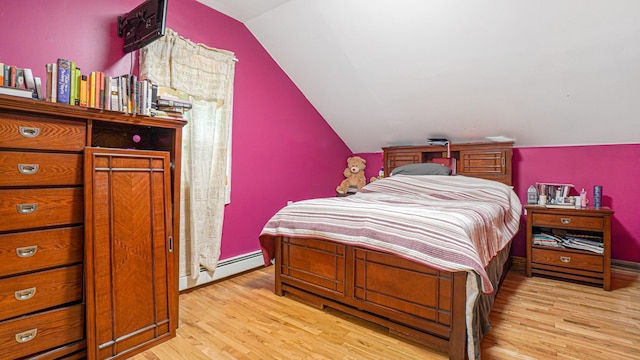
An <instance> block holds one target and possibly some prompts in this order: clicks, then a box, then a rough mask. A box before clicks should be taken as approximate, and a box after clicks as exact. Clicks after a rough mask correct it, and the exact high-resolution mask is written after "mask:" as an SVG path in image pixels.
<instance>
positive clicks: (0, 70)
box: [0, 63, 42, 99]
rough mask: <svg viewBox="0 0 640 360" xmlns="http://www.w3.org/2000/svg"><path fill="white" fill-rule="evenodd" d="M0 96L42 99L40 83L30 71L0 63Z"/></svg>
mask: <svg viewBox="0 0 640 360" xmlns="http://www.w3.org/2000/svg"><path fill="white" fill-rule="evenodd" d="M0 94H3V95H12V96H19V97H24V98H30V99H42V97H41V94H42V81H41V79H40V78H39V77H34V76H33V72H32V71H31V69H27V68H19V67H17V66H15V65H7V64H3V63H0Z"/></svg>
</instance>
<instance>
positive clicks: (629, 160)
mask: <svg viewBox="0 0 640 360" xmlns="http://www.w3.org/2000/svg"><path fill="white" fill-rule="evenodd" d="M141 2H142V0H111V1H107V0H103V1H86V0H59V1H55V2H49V1H42V0H22V1H15V0H14V1H4V2H3V5H2V10H1V11H0V32H1V33H2V34H4V35H3V36H1V37H0V49H1V50H0V51H1V52H0V62H4V63H7V64H12V65H16V66H18V67H27V68H31V69H32V70H33V71H34V74H35V75H36V76H40V77H44V64H45V63H48V62H53V61H55V60H56V59H57V58H58V57H64V58H69V59H72V60H74V61H76V62H77V63H78V66H80V67H81V68H82V70H83V73H88V72H90V71H94V70H102V71H105V72H106V73H107V74H108V75H121V74H124V73H128V72H129V69H130V68H131V67H133V69H134V71H135V69H137V61H136V56H134V55H137V53H136V54H123V53H122V39H121V38H118V37H117V35H116V18H117V16H118V15H121V14H123V13H125V12H127V11H128V10H131V9H132V8H133V7H135V6H136V5H138V4H139V3H141ZM25 14H28V15H25ZM167 26H168V27H170V28H172V29H174V30H175V31H177V32H178V33H179V34H180V35H182V36H184V37H186V38H188V39H191V40H193V41H195V42H201V43H204V44H206V45H209V46H212V47H217V48H221V49H226V50H230V51H233V52H235V53H236V56H237V57H238V58H239V59H240V61H239V62H238V64H237V66H236V81H235V98H234V123H233V169H232V179H233V190H232V202H231V204H230V205H229V206H228V207H227V209H226V211H225V224H224V229H223V245H222V259H225V258H229V257H233V256H235V255H240V254H244V253H247V252H251V251H255V250H257V249H258V243H257V236H258V233H259V231H260V229H261V228H262V226H263V225H264V223H265V222H266V221H267V220H268V218H269V217H270V216H271V215H272V214H273V213H274V212H275V211H276V210H278V209H279V208H281V207H282V206H284V205H285V204H286V202H287V200H300V199H305V198H313V197H321V196H333V195H334V191H335V187H336V186H337V185H338V184H339V183H340V181H342V178H343V177H342V170H343V169H344V167H345V166H346V158H347V157H348V156H350V155H351V153H350V152H349V150H348V148H347V147H346V146H345V144H344V143H343V142H342V140H341V139H340V138H339V137H338V136H337V135H336V134H335V133H334V132H333V130H332V129H331V128H330V127H329V126H328V125H327V123H326V122H325V121H324V120H323V119H322V117H321V116H320V115H319V114H318V113H317V111H316V110H315V109H314V108H313V106H311V104H310V103H309V102H308V101H307V99H306V98H305V97H304V96H303V95H302V93H301V92H300V91H299V90H298V89H297V88H296V87H295V85H294V84H293V83H292V82H291V81H290V79H289V78H288V77H287V76H286V74H284V72H283V71H282V70H281V69H280V68H279V67H278V66H277V64H276V63H275V62H274V61H273V59H272V58H271V57H270V56H269V54H268V53H267V52H266V51H265V50H264V49H263V48H262V46H261V45H260V44H259V43H258V42H257V40H256V39H255V38H254V37H253V35H251V33H250V32H249V31H248V30H247V29H246V27H245V26H244V25H243V24H241V23H239V22H237V21H235V20H233V19H231V18H229V17H227V16H224V15H222V14H220V13H218V12H216V11H214V10H211V9H209V8H207V7H205V6H204V5H202V4H200V3H198V2H196V1H195V0H181V1H170V2H169V11H168V19H167ZM13 34H15V35H13ZM132 63H133V66H132ZM358 155H360V156H362V157H364V158H365V159H366V160H367V169H366V176H367V179H368V178H370V177H371V176H376V175H377V173H378V170H379V168H380V167H381V166H382V155H381V153H372V154H358ZM638 158H640V145H637V144H636V145H608V146H586V147H548V148H516V149H515V151H514V181H515V182H514V185H515V189H516V192H517V193H518V194H519V196H520V198H521V199H522V200H524V199H525V193H526V189H527V188H528V187H529V185H530V184H533V183H535V182H537V181H554V182H569V183H573V184H575V185H576V187H578V188H581V187H583V186H584V187H585V188H587V189H588V190H589V194H590V196H591V195H592V194H591V193H592V189H593V185H596V184H598V185H603V187H604V199H603V204H604V205H605V206H611V207H612V208H613V209H614V210H615V212H616V213H615V215H614V217H613V229H612V232H613V245H612V248H613V258H615V259H619V260H627V261H635V262H640V222H639V221H636V219H635V217H634V210H635V208H634V206H635V204H636V201H637V199H638V195H637V194H638V193H640V181H638V179H639V178H640V170H638V167H637V166H635V161H636V160H637V159H638ZM514 253H515V255H517V256H524V237H523V236H522V234H520V236H519V237H518V238H517V239H516V240H515V244H514Z"/></svg>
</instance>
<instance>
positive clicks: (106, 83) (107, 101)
mask: <svg viewBox="0 0 640 360" xmlns="http://www.w3.org/2000/svg"><path fill="white" fill-rule="evenodd" d="M102 82H103V84H102V88H103V89H104V90H103V91H102V108H103V109H105V110H111V76H108V75H105V76H104V78H103V79H102Z"/></svg>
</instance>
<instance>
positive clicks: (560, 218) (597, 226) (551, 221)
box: [533, 213, 604, 231]
mask: <svg viewBox="0 0 640 360" xmlns="http://www.w3.org/2000/svg"><path fill="white" fill-rule="evenodd" d="M533 226H550V227H559V228H570V229H585V230H600V231H602V230H603V229H604V219H603V218H602V216H597V217H594V216H580V215H564V214H562V215H559V214H538V213H534V214H533Z"/></svg>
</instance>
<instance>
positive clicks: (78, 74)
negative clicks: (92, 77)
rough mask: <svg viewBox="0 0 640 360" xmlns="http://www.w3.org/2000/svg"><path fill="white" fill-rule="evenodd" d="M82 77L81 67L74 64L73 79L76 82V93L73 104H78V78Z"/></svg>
mask: <svg viewBox="0 0 640 360" xmlns="http://www.w3.org/2000/svg"><path fill="white" fill-rule="evenodd" d="M81 78H82V71H81V69H80V68H79V67H78V66H77V65H76V71H75V74H74V79H73V80H74V81H75V83H76V94H75V97H74V99H75V101H74V103H73V104H74V105H76V106H79V105H80V80H81Z"/></svg>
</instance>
